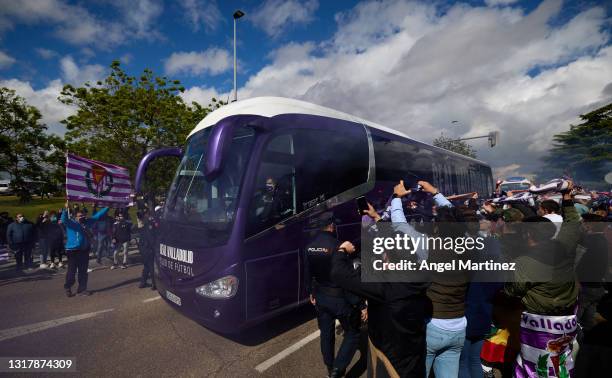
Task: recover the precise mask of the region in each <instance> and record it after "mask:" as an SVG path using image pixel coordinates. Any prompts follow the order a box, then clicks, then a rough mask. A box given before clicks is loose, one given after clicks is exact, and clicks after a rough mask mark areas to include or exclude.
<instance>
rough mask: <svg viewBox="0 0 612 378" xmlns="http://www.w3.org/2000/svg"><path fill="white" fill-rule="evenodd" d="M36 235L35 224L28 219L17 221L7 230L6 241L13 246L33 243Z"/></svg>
mask: <svg viewBox="0 0 612 378" xmlns="http://www.w3.org/2000/svg"><path fill="white" fill-rule="evenodd" d="M35 237H36V234H35V231H34V225H33V224H32V223H30V222H29V221H27V220H24V221H23V222H21V223H19V222H16V221H15V222H13V223H11V224H9V225H8V228H7V230H6V241H7V243H8V245H9V247H11V248H13V246H18V245H24V244H25V245H30V244H33V243H34V239H35Z"/></svg>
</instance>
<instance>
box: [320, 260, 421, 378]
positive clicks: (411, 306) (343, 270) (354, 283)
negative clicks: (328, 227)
mask: <svg viewBox="0 0 612 378" xmlns="http://www.w3.org/2000/svg"><path fill="white" fill-rule="evenodd" d="M331 278H332V279H333V281H334V282H336V283H337V284H338V285H340V286H341V287H343V288H344V289H346V290H349V291H351V292H353V293H354V294H356V295H358V296H361V297H365V298H366V299H367V300H368V336H369V337H370V340H371V341H372V343H373V344H374V346H376V347H377V348H378V349H380V350H381V351H382V352H383V353H384V354H385V355H386V356H387V358H388V359H389V361H391V364H393V367H394V368H395V370H396V371H397V372H398V374H399V375H400V376H401V377H424V376H425V352H426V344H425V320H426V319H427V318H429V317H431V302H429V300H428V298H427V296H426V295H425V290H426V289H427V286H428V284H427V283H400V282H382V283H378V282H361V273H360V271H359V270H355V269H354V268H353V264H352V263H351V260H350V259H349V256H348V255H347V254H346V253H343V252H334V253H333V255H332V270H331Z"/></svg>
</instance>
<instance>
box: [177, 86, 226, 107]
mask: <svg viewBox="0 0 612 378" xmlns="http://www.w3.org/2000/svg"><path fill="white" fill-rule="evenodd" d="M179 96H181V97H182V98H183V101H185V103H186V104H188V105H191V103H192V102H197V103H198V104H200V105H202V106H208V104H210V103H211V100H212V99H213V98H216V99H217V100H227V99H223V98H220V97H219V93H218V92H217V90H216V89H215V88H207V87H197V86H196V87H191V88H189V89H187V90H185V92H183V93H181V94H180V95H179Z"/></svg>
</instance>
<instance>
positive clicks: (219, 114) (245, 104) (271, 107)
mask: <svg viewBox="0 0 612 378" xmlns="http://www.w3.org/2000/svg"><path fill="white" fill-rule="evenodd" d="M239 114H251V115H259V116H263V117H274V116H277V115H280V114H310V115H318V116H322V117H329V118H336V119H342V120H345V121H350V122H356V123H361V124H363V125H366V126H368V127H371V128H373V129H378V130H382V131H385V132H387V133H390V134H395V135H397V136H400V137H402V138H406V139H410V140H415V139H413V138H410V137H409V136H407V135H406V134H404V133H402V132H400V131H397V130H394V129H390V128H388V127H385V126H382V125H379V124H377V123H374V122H370V121H367V120H365V119H362V118H359V117H356V116H353V115H350V114H347V113H343V112H340V111H337V110H334V109H330V108H327V107H325V106H321V105H316V104H313V103H310V102H306V101H300V100H295V99H292V98H285V97H272V96H266V97H253V98H249V99H246V100H240V101H236V102H232V103H229V104H227V105H224V106H222V107H220V108H219V109H216V110H215V111H213V112H210V113H209V114H208V115H207V116H206V117H204V119H203V120H201V121H200V122H199V123H198V124H197V125H196V127H195V128H194V129H193V130H192V131H191V133H189V135H188V136H187V138H189V137H190V136H192V135H193V134H195V133H197V132H198V131H200V130H203V129H206V128H208V127H211V126H214V125H216V124H217V123H218V122H219V121H221V120H222V119H224V118H227V117H230V116H234V115H239ZM415 141H417V142H420V141H418V140H415ZM420 143H423V144H427V145H429V146H431V145H430V144H428V143H425V142H420ZM432 147H433V148H439V147H435V146H432ZM441 150H443V151H445V152H447V153H450V154H451V155H457V156H460V157H462V158H464V159H468V160H473V161H476V162H478V163H481V164H486V163H484V162H482V161H480V160H478V159H473V158H470V157H468V156H464V155H460V154H457V153H455V152H453V151H448V150H445V149H441Z"/></svg>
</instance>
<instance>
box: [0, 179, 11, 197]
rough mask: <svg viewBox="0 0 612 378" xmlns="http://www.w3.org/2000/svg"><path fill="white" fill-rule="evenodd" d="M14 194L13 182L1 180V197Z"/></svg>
mask: <svg viewBox="0 0 612 378" xmlns="http://www.w3.org/2000/svg"><path fill="white" fill-rule="evenodd" d="M9 194H13V188H11V180H0V195H5V196H6V195H9Z"/></svg>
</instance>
